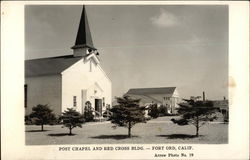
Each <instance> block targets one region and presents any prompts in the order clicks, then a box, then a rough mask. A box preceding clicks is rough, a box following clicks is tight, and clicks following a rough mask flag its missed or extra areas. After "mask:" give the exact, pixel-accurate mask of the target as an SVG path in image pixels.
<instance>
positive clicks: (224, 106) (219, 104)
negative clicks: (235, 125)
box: [213, 98, 229, 121]
mask: <svg viewBox="0 0 250 160" xmlns="http://www.w3.org/2000/svg"><path fill="white" fill-rule="evenodd" d="M213 106H214V107H216V108H219V110H220V113H222V115H223V117H224V121H228V118H229V106H228V100H227V99H226V98H224V99H223V100H213Z"/></svg>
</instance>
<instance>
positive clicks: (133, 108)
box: [110, 96, 146, 137]
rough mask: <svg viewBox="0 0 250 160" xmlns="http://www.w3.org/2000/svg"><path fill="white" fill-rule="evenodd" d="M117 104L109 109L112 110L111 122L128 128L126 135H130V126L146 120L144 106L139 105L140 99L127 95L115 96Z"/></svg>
mask: <svg viewBox="0 0 250 160" xmlns="http://www.w3.org/2000/svg"><path fill="white" fill-rule="evenodd" d="M116 100H117V103H118V105H116V106H114V107H113V108H111V109H110V111H111V112H112V114H111V117H110V120H111V123H113V124H115V126H113V127H114V128H116V127H117V126H120V127H126V128H128V137H131V128H132V127H133V126H134V125H135V124H136V123H140V122H146V117H145V110H146V108H145V107H140V106H139V102H140V99H132V98H130V97H129V96H123V97H117V98H116Z"/></svg>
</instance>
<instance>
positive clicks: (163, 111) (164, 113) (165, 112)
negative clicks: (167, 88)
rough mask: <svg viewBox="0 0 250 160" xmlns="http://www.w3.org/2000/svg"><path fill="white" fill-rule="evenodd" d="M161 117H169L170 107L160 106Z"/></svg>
mask: <svg viewBox="0 0 250 160" xmlns="http://www.w3.org/2000/svg"><path fill="white" fill-rule="evenodd" d="M158 112H159V116H167V115H169V114H168V107H167V106H165V105H160V107H159V108H158Z"/></svg>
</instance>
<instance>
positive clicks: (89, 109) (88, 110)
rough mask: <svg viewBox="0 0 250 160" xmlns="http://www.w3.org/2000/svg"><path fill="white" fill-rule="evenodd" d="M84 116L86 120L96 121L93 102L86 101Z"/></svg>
mask: <svg viewBox="0 0 250 160" xmlns="http://www.w3.org/2000/svg"><path fill="white" fill-rule="evenodd" d="M83 117H84V119H85V121H86V122H91V121H94V114H93V110H92V107H91V103H90V102H89V101H87V102H86V103H85V108H84V113H83Z"/></svg>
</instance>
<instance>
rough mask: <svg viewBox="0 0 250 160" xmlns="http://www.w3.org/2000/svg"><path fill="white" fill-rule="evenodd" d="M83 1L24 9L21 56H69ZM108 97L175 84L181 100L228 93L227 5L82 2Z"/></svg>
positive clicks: (209, 97)
mask: <svg viewBox="0 0 250 160" xmlns="http://www.w3.org/2000/svg"><path fill="white" fill-rule="evenodd" d="M81 10H82V6H74V5H43V6H42V5H39V6H35V5H32V6H26V8H25V59H35V58H43V57H54V56H60V55H69V54H73V51H72V50H71V49H70V47H72V46H73V45H74V42H75V38H76V34H77V30H78V25H79V21H80V16H81ZM86 12H87V16H88V21H89V25H90V30H91V34H92V39H93V43H94V46H95V48H97V49H98V52H99V53H100V58H101V66H102V68H103V69H104V71H105V72H106V74H107V75H108V77H109V78H110V79H111V81H112V96H113V97H115V96H121V95H123V94H124V93H126V92H127V91H128V90H129V89H130V88H151V87H177V90H178V92H179V94H180V97H182V98H189V97H190V96H201V95H202V92H203V91H205V93H206V98H207V99H211V100H215V99H223V97H224V96H225V97H226V98H228V7H227V6H225V5H203V6H201V5H87V6H86Z"/></svg>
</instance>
